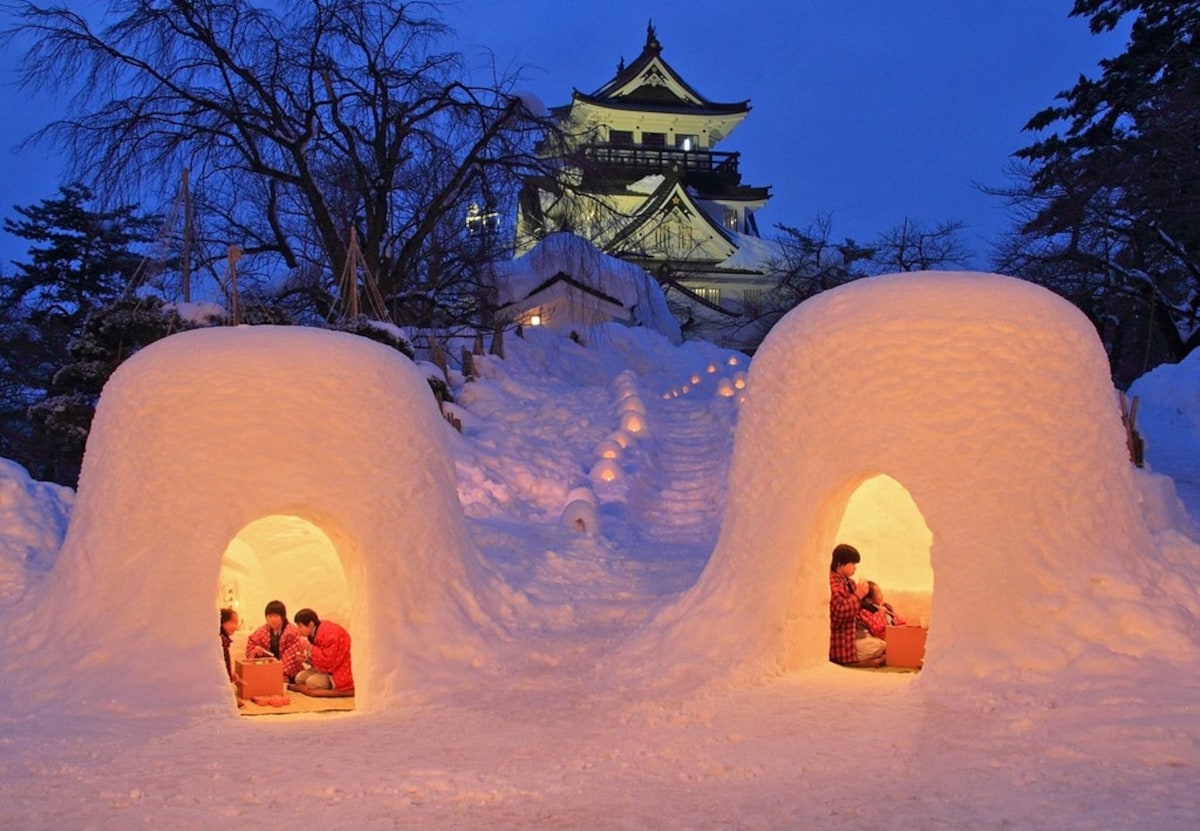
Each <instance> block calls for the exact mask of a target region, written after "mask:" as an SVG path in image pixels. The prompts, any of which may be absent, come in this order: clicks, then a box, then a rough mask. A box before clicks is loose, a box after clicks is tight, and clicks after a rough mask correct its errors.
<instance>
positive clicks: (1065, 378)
mask: <svg viewBox="0 0 1200 831" xmlns="http://www.w3.org/2000/svg"><path fill="white" fill-rule="evenodd" d="M880 475H885V476H888V477H891V478H892V479H894V480H895V481H896V482H898V483H899V484H900V485H901V486H903V488H904V489H905V490H906V491H907V492H908V494H909V495H910V496H911V498H912V500H913V502H914V503H915V505H916V506H917V509H918V510H919V511H920V514H921V516H922V517H923V519H924V521H925V523H926V524H927V526H928V528H929V530H930V532H931V535H932V543H931V545H930V546H929V553H928V561H929V565H930V566H931V567H932V573H933V574H934V575H935V577H934V584H935V588H934V589H933V593H932V607H931V609H930V610H929V614H928V617H929V624H930V634H929V641H928V647H927V651H926V662H925V670H924V672H923V674H922V678H921V681H922V683H927V682H933V681H935V680H937V679H942V680H948V679H952V678H962V679H976V678H981V677H985V676H991V677H997V678H1000V677H1012V678H1032V677H1037V676H1038V675H1039V674H1046V673H1053V672H1057V671H1059V670H1063V669H1068V668H1070V669H1076V670H1079V671H1081V672H1086V671H1087V670H1088V668H1093V669H1096V668H1098V670H1099V671H1105V670H1106V668H1113V667H1117V666H1119V665H1121V662H1122V661H1123V660H1139V659H1142V658H1145V657H1158V658H1161V659H1163V660H1165V661H1168V662H1170V661H1184V660H1192V659H1194V658H1195V656H1196V652H1197V644H1196V640H1195V635H1194V630H1195V622H1194V620H1192V619H1191V617H1190V616H1189V614H1188V612H1187V611H1186V609H1185V608H1184V606H1182V605H1181V604H1180V603H1179V602H1178V599H1177V598H1175V597H1172V596H1171V595H1170V594H1169V593H1167V592H1165V591H1164V590H1163V589H1161V588H1159V585H1160V583H1161V581H1160V580H1159V577H1160V576H1161V574H1162V570H1163V568H1164V566H1163V564H1162V561H1161V559H1160V557H1159V553H1158V552H1157V551H1156V549H1155V547H1154V543H1153V541H1152V538H1151V536H1150V533H1149V531H1148V530H1147V528H1146V524H1145V521H1144V519H1143V516H1142V513H1141V510H1140V506H1139V496H1138V491H1137V489H1136V487H1135V484H1134V479H1133V474H1132V467H1131V464H1130V460H1129V455H1128V452H1127V449H1126V444H1125V432H1124V428H1123V425H1122V421H1121V415H1120V408H1119V401H1118V398H1117V393H1116V391H1115V390H1114V388H1113V385H1112V383H1111V381H1110V376H1109V369H1108V364H1107V361H1106V358H1105V355H1104V352H1103V349H1102V347H1101V345H1100V343H1099V341H1098V339H1097V337H1096V334H1095V330H1094V329H1093V327H1092V326H1091V324H1090V323H1089V322H1088V321H1087V320H1086V319H1085V318H1084V316H1083V315H1082V314H1081V313H1079V312H1078V311H1077V310H1076V309H1075V308H1074V307H1072V306H1071V305H1070V304H1068V303H1067V302H1065V301H1064V300H1062V299H1060V298H1058V297H1056V296H1055V295H1053V294H1051V293H1050V292H1048V291H1046V290H1044V289H1042V288H1039V287H1037V286H1034V285H1032V284H1030V283H1026V282H1023V281H1020V280H1016V279H1013V278H1009V277H1003V276H999V275H990V274H976V273H949V272H941V273H937V272H927V273H912V274H903V275H889V276H882V277H875V278H871V279H866V280H861V281H858V282H855V283H852V284H849V285H846V286H843V287H841V288H839V289H836V290H833V291H829V292H826V293H824V294H821V295H819V296H817V297H815V298H813V299H811V300H809V301H807V302H806V303H804V304H803V305H801V306H800V307H798V308H797V309H795V310H793V311H792V312H791V313H789V314H788V315H787V316H786V317H785V318H784V319H783V320H782V321H780V323H779V324H777V325H776V327H775V328H774V329H773V330H772V331H771V333H770V335H769V336H768V338H767V339H766V341H765V342H764V343H763V345H762V348H761V349H760V350H759V352H758V353H757V355H756V356H755V357H754V360H753V362H752V364H751V368H750V373H749V383H748V387H747V396H746V402H745V404H744V407H743V410H742V413H741V415H740V418H739V422H738V426H737V434H736V440H735V445H734V458H733V460H732V466H731V472H730V479H729V488H728V492H729V501H728V503H727V505H726V508H725V514H724V519H723V523H722V527H721V533H720V537H719V540H718V542H717V545H716V547H715V550H714V553H713V555H712V557H711V558H710V560H709V563H708V565H707V567H706V569H705V571H704V572H703V574H702V575H701V577H700V579H699V580H698V582H697V584H696V585H695V586H694V587H693V589H692V590H690V591H689V592H688V593H687V594H685V595H684V596H683V597H682V598H681V599H680V601H679V602H678V603H676V604H675V605H674V606H672V607H671V608H669V609H667V610H666V611H664V613H662V614H661V615H660V616H659V618H658V619H657V620H656V621H655V622H654V624H653V625H652V626H651V627H650V628H649V630H648V632H647V633H646V636H645V638H644V639H643V640H641V641H639V644H638V647H640V648H642V649H644V650H645V651H646V653H647V654H658V655H661V656H663V661H664V663H665V664H667V665H672V664H674V665H676V666H678V667H680V668H682V667H685V666H687V665H691V666H693V667H695V668H696V672H698V673H709V674H711V672H713V671H714V670H713V669H709V668H718V667H725V668H727V669H730V670H732V671H735V672H741V673H748V674H750V675H762V674H763V673H771V672H779V671H788V670H793V669H799V668H805V667H816V666H823V665H826V663H827V659H828V647H829V581H828V571H829V561H830V553H831V550H832V549H833V547H834V545H835V544H837V543H838V542H841V540H839V539H837V538H836V536H837V532H838V528H839V524H840V523H841V520H842V517H843V514H844V513H845V510H846V507H847V504H848V502H849V500H850V499H851V496H852V494H853V493H854V492H855V490H856V489H857V488H858V487H859V486H860V485H861V484H862V483H863V482H866V481H868V480H870V479H872V478H874V477H878V476H880ZM862 554H863V567H861V568H860V572H859V575H858V576H859V577H861V578H864V579H866V578H871V577H872V573H871V572H870V570H869V566H868V563H869V562H870V561H871V560H872V559H874V560H875V561H876V562H878V561H879V559H880V558H881V557H886V556H887V555H888V552H886V551H876V550H863V552H862ZM900 611H901V612H902V613H903V611H904V610H903V609H901V610H900ZM1168 633H1171V634H1168ZM638 647H635V648H638ZM680 671H682V669H681V670H680Z"/></svg>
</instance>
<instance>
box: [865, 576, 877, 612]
mask: <svg viewBox="0 0 1200 831" xmlns="http://www.w3.org/2000/svg"><path fill="white" fill-rule="evenodd" d="M877 588H879V584H878V583H876V582H875V581H874V580H868V581H867V594H866V596H865V597H864V598H863V599H862V601H861V602H862V607H863V608H864V609H866V610H867V611H868V612H877V611H879V605H878V604H877V603H876V602H875V590H876V589H877Z"/></svg>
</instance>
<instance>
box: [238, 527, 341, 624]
mask: <svg viewBox="0 0 1200 831" xmlns="http://www.w3.org/2000/svg"><path fill="white" fill-rule="evenodd" d="M271 600H282V601H283V603H284V605H285V606H287V609H288V615H289V617H290V616H291V615H292V614H295V613H296V612H297V611H299V610H300V609H303V608H304V607H305V606H308V607H310V608H313V609H316V610H317V614H319V615H320V616H321V617H322V618H325V617H329V618H330V619H331V620H337V621H349V620H350V619H351V614H350V608H351V603H350V588H349V586H348V585H347V583H346V575H345V573H344V572H343V571H342V562H341V559H340V558H339V557H338V553H337V549H335V548H334V547H333V543H332V542H330V540H329V537H327V536H325V533H324V532H323V531H321V529H320V528H318V527H317V526H315V525H313V524H312V523H311V522H307V521H306V520H303V519H301V518H300V517H295V516H285V515H278V514H277V515H272V516H267V517H263V518H262V519H258V520H255V521H254V522H251V523H250V524H249V525H247V526H246V527H245V528H243V529H242V530H241V531H239V532H238V534H237V536H236V537H234V538H233V540H231V541H230V543H229V545H228V547H227V548H226V549H225V556H224V558H223V559H222V560H221V577H220V590H219V595H218V604H220V605H225V604H226V603H229V602H232V603H234V604H235V605H236V608H237V612H238V616H239V617H240V618H241V627H240V632H241V633H243V635H245V634H249V633H250V632H252V631H254V630H255V629H257V628H258V627H259V626H261V625H262V623H263V607H265V606H266V605H267V603H268V602H269V601H271Z"/></svg>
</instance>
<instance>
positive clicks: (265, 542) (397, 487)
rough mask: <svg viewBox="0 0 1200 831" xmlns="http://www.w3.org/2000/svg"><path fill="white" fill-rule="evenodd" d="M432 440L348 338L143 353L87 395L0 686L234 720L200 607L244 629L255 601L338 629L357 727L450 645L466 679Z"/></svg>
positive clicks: (416, 414) (437, 430)
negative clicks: (64, 509) (60, 514)
mask: <svg viewBox="0 0 1200 831" xmlns="http://www.w3.org/2000/svg"><path fill="white" fill-rule="evenodd" d="M447 429H448V428H447V427H446V424H445V422H444V421H443V419H442V418H441V416H440V413H439V412H438V408H437V405H436V403H435V401H434V398H433V396H432V395H431V394H430V391H429V387H428V385H427V383H426V381H425V378H424V377H423V375H422V373H421V372H420V371H419V370H418V369H417V368H416V367H415V366H414V365H413V364H412V363H411V362H409V361H408V360H407V359H405V358H404V357H403V356H401V355H399V354H398V353H396V352H395V351H394V350H391V349H389V348H387V347H385V346H381V345H379V344H376V343H373V342H371V341H369V340H366V339H363V338H359V337H355V336H352V335H347V334H342V333H337V332H329V331H322V330H314V329H305V328H300V327H268V326H263V327H238V328H234V329H228V328H222V329H204V330H198V331H192V332H185V333H182V334H179V335H175V336H172V337H170V338H167V339H165V340H163V341H160V342H158V343H155V344H154V345H152V346H150V347H148V348H146V349H144V350H142V351H141V352H139V353H138V354H136V355H134V356H133V357H132V358H131V359H129V360H128V361H127V362H126V363H124V364H123V365H122V366H121V367H120V368H119V369H118V371H117V372H116V373H115V374H114V375H113V377H112V378H111V379H110V381H109V382H108V384H107V385H106V386H105V388H104V391H103V394H102V395H101V398H100V403H99V406H98V409H97V412H96V418H95V422H94V424H93V427H92V431H91V435H90V437H89V440H88V446H87V453H86V456H85V458H84V465H83V472H82V476H81V479H80V484H79V491H78V498H77V502H76V505H75V509H74V512H73V515H72V517H71V523H70V526H69V528H68V531H67V537H66V540H65V541H64V544H63V549H62V551H61V553H60V555H59V558H58V560H57V562H56V563H55V566H54V570H53V572H52V573H51V574H50V575H49V576H48V578H47V580H46V582H45V584H44V585H43V587H42V588H43V591H44V597H43V598H42V599H41V602H39V603H36V604H33V608H34V610H35V612H36V618H34V617H31V618H29V619H26V620H20V621H17V622H15V624H14V626H15V627H16V628H15V629H10V632H9V635H10V636H13V637H14V638H15V639H14V640H12V641H11V642H12V643H14V644H20V647H19V648H20V649H21V650H22V651H23V652H24V653H25V654H24V656H23V657H22V658H21V660H20V661H17V662H14V663H16V664H17V665H16V666H15V667H13V668H12V670H11V671H10V677H9V679H8V682H6V684H5V688H6V689H7V690H8V691H10V692H11V691H12V690H14V689H17V690H22V691H23V692H22V695H24V696H33V697H35V698H37V697H44V698H46V699H50V700H55V701H59V702H62V703H63V704H64V705H68V706H74V707H76V708H84V709H86V708H93V707H97V706H100V707H105V708H111V709H114V710H120V711H132V712H147V711H155V710H161V709H172V710H187V709H199V710H203V709H211V708H216V709H219V710H220V709H223V710H226V711H228V712H230V713H232V712H236V709H235V707H234V700H233V696H232V693H231V692H230V686H229V683H228V681H227V679H226V678H225V668H224V664H223V661H222V657H221V649H220V644H219V639H218V615H217V609H218V606H219V605H223V604H224V603H229V602H237V601H238V600H239V597H240V600H241V605H242V609H241V616H242V618H243V620H244V622H245V624H246V625H248V626H250V627H257V626H258V625H261V623H262V620H263V617H262V614H263V613H262V608H263V605H265V604H264V601H265V600H266V599H270V598H278V599H280V600H282V601H283V602H284V603H285V604H287V606H288V611H289V613H290V614H294V613H295V612H296V611H298V610H299V609H300V608H301V607H303V606H306V605H307V606H311V607H312V608H314V609H316V611H317V612H318V613H319V614H321V616H322V619H329V620H336V621H337V622H339V623H341V624H343V625H344V626H346V628H347V629H348V630H349V631H350V634H351V636H352V639H353V651H352V654H353V662H354V672H355V687H356V699H357V702H356V703H357V708H358V709H359V710H364V709H365V710H373V709H378V708H381V707H385V706H387V705H388V704H389V703H390V702H393V701H394V699H395V698H396V696H397V695H398V694H399V692H400V691H401V690H402V689H403V688H404V687H405V686H406V685H408V683H409V682H410V681H412V680H413V679H414V678H415V677H417V676H419V675H420V674H421V673H422V672H426V671H429V669H430V667H433V666H436V664H437V662H438V661H441V660H444V659H443V658H441V657H440V656H441V655H442V654H443V652H449V651H451V650H447V649H445V647H446V644H447V641H449V642H452V643H453V650H452V651H453V652H454V654H455V655H456V656H459V657H461V658H463V659H465V660H471V656H472V654H473V651H472V650H473V645H474V644H476V643H477V641H476V640H475V638H476V637H478V635H477V633H478V632H479V629H478V628H477V626H478V625H480V624H484V623H485V621H484V619H483V617H482V615H481V614H480V613H479V611H478V608H477V607H476V605H475V603H474V600H473V598H474V597H475V595H474V593H473V585H472V581H473V580H474V579H475V577H476V576H477V574H478V571H477V569H478V568H479V559H478V555H477V553H476V552H475V549H474V548H473V547H472V545H471V543H470V541H469V539H468V537H467V535H466V533H465V530H464V525H463V522H462V514H461V509H460V507H459V503H458V499H457V495H456V492H455V479H454V469H453V465H452V463H451V461H450V454H449V451H448V447H447V445H446V442H445V433H446V430H447ZM14 632H16V633H17V634H15V635H14ZM473 633H475V634H473ZM415 664H420V666H421V667H422V669H416V668H415V667H414V665H415Z"/></svg>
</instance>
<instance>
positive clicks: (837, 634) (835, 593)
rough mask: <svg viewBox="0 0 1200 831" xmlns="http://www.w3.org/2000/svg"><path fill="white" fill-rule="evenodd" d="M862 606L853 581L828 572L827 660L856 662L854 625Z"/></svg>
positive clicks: (856, 651) (841, 662)
mask: <svg viewBox="0 0 1200 831" xmlns="http://www.w3.org/2000/svg"><path fill="white" fill-rule="evenodd" d="M861 608H862V604H861V603H860V602H859V600H858V596H857V595H855V594H854V581H853V580H851V579H850V578H849V577H843V576H842V575H840V574H838V573H837V572H836V571H831V572H829V660H831V661H833V662H834V663H835V664H852V663H854V662H855V661H857V660H858V649H857V647H856V646H855V643H854V640H855V624H856V623H857V621H858V612H859V610H860V609H861Z"/></svg>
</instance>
